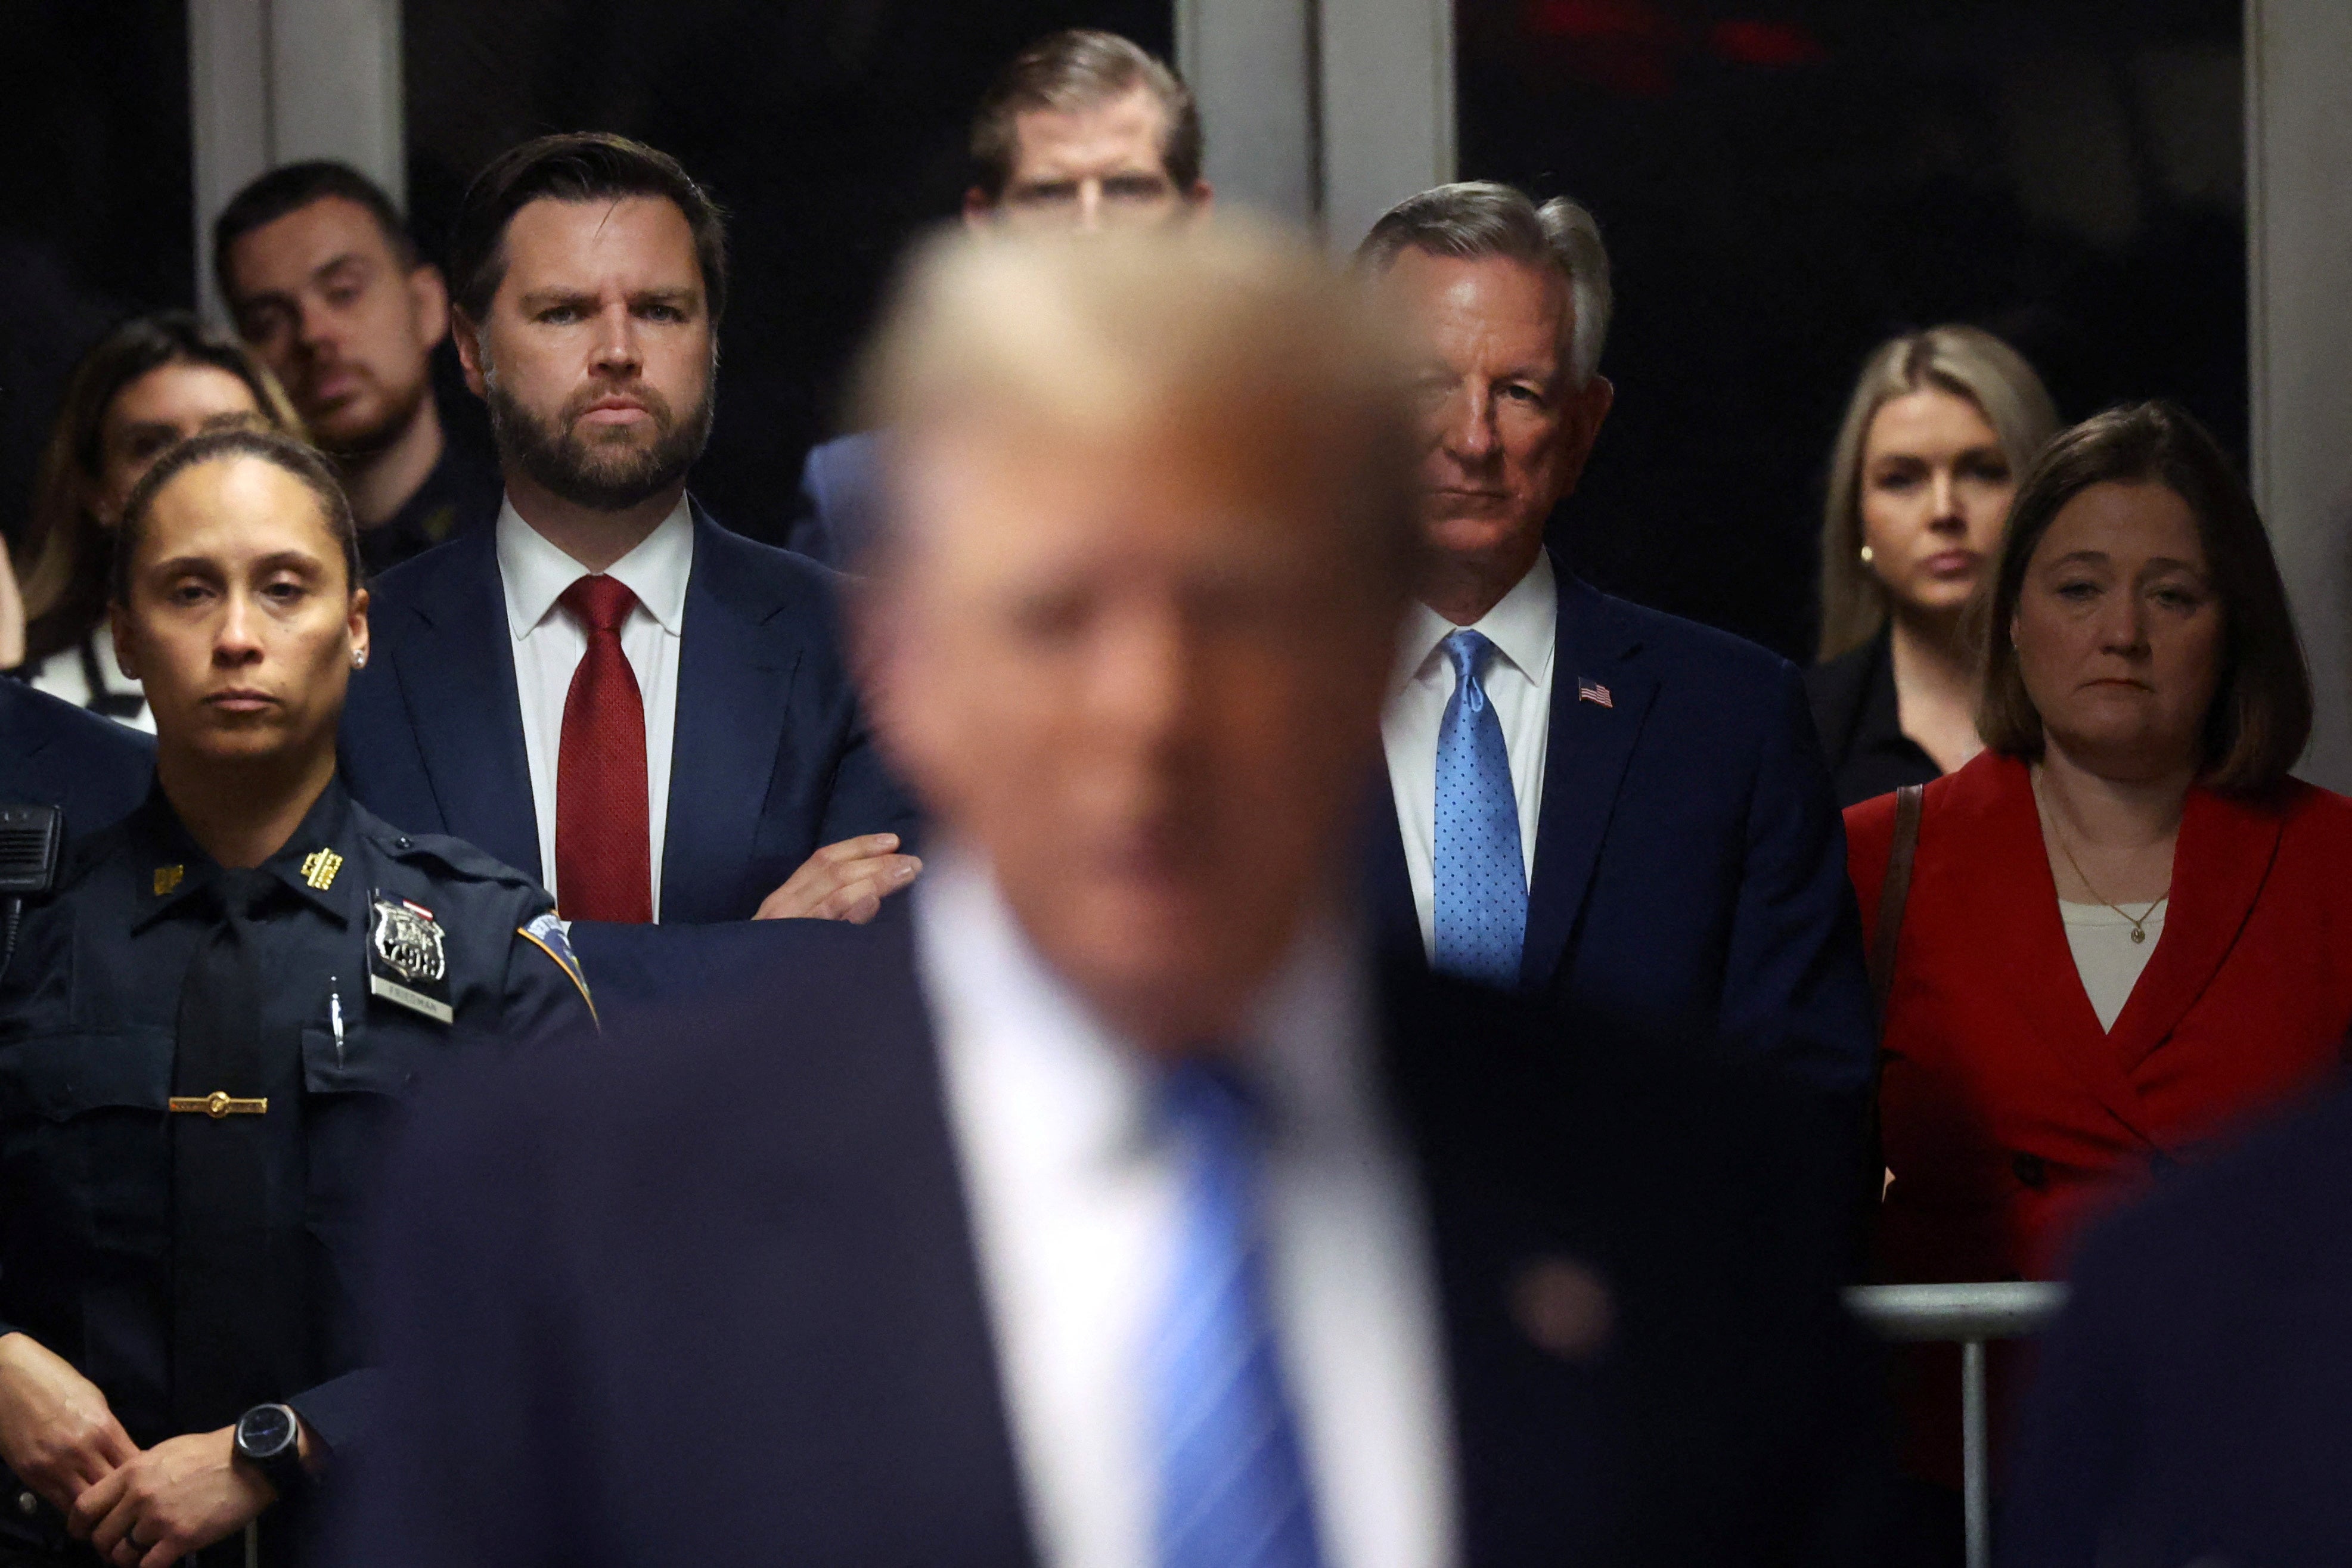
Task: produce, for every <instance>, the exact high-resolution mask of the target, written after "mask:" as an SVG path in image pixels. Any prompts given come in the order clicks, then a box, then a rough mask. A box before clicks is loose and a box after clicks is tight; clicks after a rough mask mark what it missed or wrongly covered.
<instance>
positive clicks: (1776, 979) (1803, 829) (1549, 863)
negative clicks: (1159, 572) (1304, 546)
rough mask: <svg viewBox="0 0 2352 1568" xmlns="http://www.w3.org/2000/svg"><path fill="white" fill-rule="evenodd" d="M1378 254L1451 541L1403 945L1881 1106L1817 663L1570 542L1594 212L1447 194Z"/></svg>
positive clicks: (1406, 797) (1589, 382) (1378, 285)
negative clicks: (1796, 658) (1410, 347)
mask: <svg viewBox="0 0 2352 1568" xmlns="http://www.w3.org/2000/svg"><path fill="white" fill-rule="evenodd" d="M1356 265H1357V268H1358V271H1359V272H1360V274H1361V275H1362V276H1363V277H1364V278H1365V279H1366V280H1367V281H1368V282H1369V283H1370V285H1371V286H1372V287H1374V288H1375V289H1376V291H1377V293H1378V295H1379V297H1380V298H1382V299H1383V300H1384V301H1386V303H1387V306H1388V308H1389V309H1390V310H1391V312H1393V314H1394V316H1395V318H1396V319H1398V320H1399V321H1400V322H1401V323H1404V324H1408V325H1409V326H1410V327H1411V329H1412V332H1413V334H1414V337H1415V338H1416V340H1417V342H1418V348H1417V350H1416V352H1417V356H1418V358H1417V361H1416V362H1415V365H1414V370H1413V378H1412V384H1413V387H1414V392H1415V401H1416V403H1417V407H1418V412H1419V417H1420V422H1421V465H1420V474H1419V485H1418V491H1419V505H1420V515H1421V524H1422V531H1423V538H1424V540H1425V541H1426V543H1427V545H1428V547H1429V552H1430V553H1429V560H1428V563H1427V575H1426V576H1425V577H1424V579H1423V582H1422V584H1421V587H1420V590H1419V595H1418V597H1419V600H1420V602H1419V603H1418V604H1417V605H1415V606H1414V607H1413V609H1412V612H1410V613H1409V614H1408V616H1407V617H1406V622H1405V626H1404V630H1403V633H1402V647H1401V650H1400V653H1401V657H1400V660H1399V665H1398V679H1397V685H1396V687H1395V690H1394V691H1393V693H1392V695H1391V698H1390V701H1389V706H1388V710H1387V716H1386V718H1385V719H1384V721H1383V725H1382V732H1383V737H1384V741H1385V748H1386V751H1387V756H1388V768H1389V782H1390V786H1391V788H1390V789H1389V791H1388V799H1389V801H1390V803H1391V805H1392V807H1393V813H1392V815H1389V816H1387V817H1386V820H1385V821H1383V822H1382V823H1381V831H1379V832H1378V833H1377V834H1376V838H1375V852H1374V863H1373V875H1374V886H1375V889H1376V893H1377V896H1378V897H1379V899H1380V901H1381V909H1382V913H1383V917H1384V924H1385V926H1386V929H1387V931H1388V933H1389V936H1390V939H1391V946H1393V947H1395V948H1396V949H1397V950H1399V951H1401V952H1404V953H1407V954H1412V955H1417V956H1421V957H1423V958H1425V959H1426V960H1427V961H1428V962H1430V963H1432V964H1433V965H1434V966H1435V967H1437V968H1439V969H1441V970H1444V971H1446V972H1449V973H1453V974H1456V975H1460V976H1464V977H1469V978H1473V979H1477V980H1481V981H1484V982H1486V983H1487V984H1490V985H1495V986H1499V987H1502V988H1509V989H1524V990H1528V991H1532V992H1538V993H1541V994H1544V995H1548V996H1550V997H1553V998H1566V999H1573V1000H1575V1001H1579V1002H1581V1003H1584V1004H1586V1005H1588V1006H1594V1007H1599V1008H1602V1009H1606V1010H1610V1011H1612V1012H1616V1013H1620V1014H1622V1015H1623V1016H1625V1017H1627V1018H1629V1019H1635V1020H1638V1021H1640V1022H1643V1023H1645V1024H1647V1025H1649V1026H1651V1027H1654V1028H1661V1029H1668V1030H1677V1031H1682V1030H1687V1031H1691V1032H1694V1033H1698V1034H1703V1035H1706V1036H1711V1037H1714V1038H1717V1039H1719V1040H1721V1041H1722V1042H1723V1044H1724V1045H1725V1046H1726V1047H1727V1048H1728V1049H1729V1050H1730V1051H1733V1052H1734V1053H1736V1054H1738V1055H1739V1056H1743V1057H1748V1058H1752V1059H1756V1060H1759V1061H1769V1062H1772V1063H1774V1064H1777V1065H1778V1066H1780V1067H1782V1068H1785V1069H1786V1070H1788V1071H1790V1072H1792V1073H1795V1074H1797V1075H1799V1076H1800V1077H1801V1078H1804V1079H1806V1080H1809V1081H1811V1082H1813V1083H1814V1084H1816V1085H1818V1086H1820V1087H1822V1088H1824V1089H1827V1090H1829V1091H1831V1092H1833V1093H1836V1094H1839V1095H1841V1096H1853V1097H1854V1098H1855V1099H1857V1100H1858V1099H1859V1096H1860V1094H1861V1092H1863V1091H1864V1088H1865V1086H1866V1085H1867V1084H1868V1083H1869V1082H1870V1080H1871V1071H1872V1057H1873V1052H1874V1050H1875V1041H1874V1033H1873V1029H1872V1021H1871V1010H1870V996H1869V988H1868V984H1867V981H1866V979H1865V977H1864V968H1863V956H1862V945H1861V938H1860V931H1859V928H1858V926H1857V923H1856V921H1855V917H1854V909H1853V894H1852V892H1851V891H1850V889H1849V888H1848V886H1847V883H1846V875H1845V838H1844V834H1843V831H1842V827H1841V824H1840V822H1839V820H1838V814H1837V810H1836V806H1835V803H1834V802H1833V801H1832V799H1831V795H1830V789H1829V784H1828V780H1827V779H1826V777H1825V775H1824V773H1823V771H1822V762H1821V758H1820V755H1819V749H1818V745H1817V742H1816V740H1815V738H1814V734H1813V728H1812V724H1811V718H1810V717H1809V716H1808V710H1807V707H1806V704H1805V694H1804V687H1803V685H1802V684H1801V681H1800V680H1799V678H1798V674H1797V672H1796V670H1795V669H1794V668H1792V667H1791V666H1790V664H1788V662H1787V661H1785V660H1783V659H1780V658H1778V657H1775V656H1774V655H1773V654H1770V653H1766V652H1765V651H1764V650H1762V649H1760V648H1758V647H1755V646H1753V645H1751V644H1749V643H1744V642H1742V641H1740V640H1739V639H1738V638H1736V637H1732V636H1729V635H1727V634H1726V633H1724V632H1716V631H1713V630H1710V629H1708V628H1706V627H1703V626H1698V625H1695V624H1693V623H1691V622H1686V621H1681V620H1677V619H1676V618H1675V617H1673V616H1671V615H1664V614H1660V613H1658V612H1655V611H1651V610H1644V609H1643V608H1641V607H1639V606H1637V605H1633V604H1629V603H1626V602H1625V601H1622V600H1618V599H1612V598H1611V597H1609V596H1608V595H1606V594H1602V593H1599V592H1596V591H1594V590H1592V589H1591V588H1590V587H1587V586H1586V585H1585V584H1584V583H1582V582H1580V581H1579V580H1577V579H1576V577H1575V575H1574V574H1573V573H1572V572H1570V570H1568V568H1567V566H1566V565H1565V563H1563V562H1561V561H1559V560H1556V559H1554V558H1553V557H1552V555H1551V554H1550V552H1549V550H1547V549H1545V546H1544V528H1545V525H1546V523H1547V522H1548V520H1549V518H1550V517H1551V514H1552V510H1553V508H1554V507H1556V506H1557V505H1559V502H1560V501H1561V500H1562V499H1564V498H1565V497H1568V496H1569V495H1570V494H1571V493H1572V492H1573V491H1574V490H1575V488H1576V482H1577V478H1578V476H1580V474H1581V473H1582V472H1583V468H1584V463H1585V459H1586V458H1587V457H1588V456H1589V455H1591V451H1592V446H1593V442H1594V440H1595V438H1596V437H1597V436H1598V435H1599V434H1600V432H1601V421H1602V419H1603V418H1605V417H1606V416H1607V414H1608V413H1609V406H1610V402H1611V400H1612V397H1613V396H1614V391H1613V389H1612V387H1611V385H1610V383H1609V382H1608V380H1607V379H1606V378H1604V377H1603V376H1601V373H1600V369H1599V367H1600V361H1601V343H1602V341H1603V340H1604V339H1605V337H1606V336H1607V333H1608V329H1609V305H1610V280H1609V256H1608V252H1607V251H1606V249H1604V248H1603V246H1602V245H1601V233H1600V230H1599V228H1598V227H1597V226H1596V225H1594V223H1593V221H1592V218H1591V214H1587V213H1586V212H1585V211H1584V210H1583V209H1582V208H1580V207H1578V206H1577V205H1575V204H1573V203H1570V202H1568V201H1566V200H1555V201H1552V202H1549V203H1547V204H1545V205H1544V206H1543V208H1542V209H1541V210H1540V211H1538V209H1537V207H1536V206H1535V204H1533V203H1532V202H1530V201H1529V200H1528V198H1527V197H1526V196H1525V195H1523V194H1521V193H1519V192H1517V191H1515V190H1512V189H1511V188H1509V187H1508V186H1505V185H1494V184H1483V183H1466V184H1457V185H1446V186H1443V187H1440V188H1439V189H1436V190H1433V191H1426V192H1423V193H1422V194H1420V195H1418V196H1413V197H1411V198H1408V199H1407V200H1405V201H1403V202H1401V203H1399V204H1397V205H1396V206H1394V207H1392V208H1391V209H1390V210H1389V212H1387V213H1386V214H1383V215H1382V216H1381V219H1380V221H1379V222H1378V223H1376V224H1374V225H1372V229H1371V233H1370V235H1368V236H1366V238H1365V240H1364V242H1363V244H1362V246H1360V248H1359V249H1358V251H1357V259H1356Z"/></svg>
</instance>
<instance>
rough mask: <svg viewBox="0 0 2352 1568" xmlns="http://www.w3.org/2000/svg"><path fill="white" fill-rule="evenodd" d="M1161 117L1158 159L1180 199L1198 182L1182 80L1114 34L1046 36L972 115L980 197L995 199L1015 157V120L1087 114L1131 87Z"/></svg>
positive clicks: (1190, 107)
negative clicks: (1039, 114)
mask: <svg viewBox="0 0 2352 1568" xmlns="http://www.w3.org/2000/svg"><path fill="white" fill-rule="evenodd" d="M1138 87H1141V88H1143V89H1147V90H1148V91H1149V92H1150V94H1151V96H1152V97H1153V98H1155V99H1159V100H1160V109H1161V110H1162V111H1164V113H1165V114H1166V116H1167V122H1168V123H1167V127H1166V130H1165V139H1164V140H1163V141H1162V142H1161V144H1160V162H1162V163H1164V164H1165V165H1166V166H1167V170H1168V178H1169V180H1170V181H1171V183H1173V184H1174V185H1175V187H1176V189H1177V192H1178V193H1180V194H1189V193H1191V191H1192V187H1193V186H1194V185H1196V184H1198V183H1200V180H1201V159H1202V152H1203V148H1204V140H1205V139H1204V138H1203V136H1202V131H1201V107H1200V105H1199V104H1197V103H1195V102H1193V101H1192V89H1189V88H1187V87H1186V86H1185V85H1184V81H1183V78H1181V77H1179V76H1178V75H1177V74H1176V73H1175V72H1174V71H1172V70H1171V69H1170V68H1168V65H1167V63H1166V62H1165V61H1163V60H1160V59H1159V58H1158V57H1155V56H1153V55H1152V54H1151V52H1150V50H1148V49H1146V48H1144V47H1142V46H1141V45H1139V44H1136V43H1133V42H1130V41H1129V40H1128V39H1126V38H1122V37H1119V36H1118V34H1117V33H1103V32H1097V31H1094V30H1092V29H1089V28H1084V27H1072V28H1069V29H1067V30H1066V31H1063V32H1059V33H1049V34H1047V35H1046V36H1045V37H1042V38H1040V39H1038V40H1037V41H1036V42H1035V43H1034V44H1032V45H1030V46H1029V47H1027V48H1025V49H1024V50H1022V51H1021V52H1020V53H1019V54H1017V55H1015V56H1013V61H1012V63H1011V64H1010V65H1008V66H1006V67H1005V68H1003V70H1002V71H999V72H998V73H997V75H996V79H995V80H994V81H992V82H991V83H989V86H988V90H987V91H986V92H984V93H982V95H981V99H980V107H979V108H978V109H977V110H974V111H973V113H972V117H971V161H972V164H973V167H974V170H975V172H976V176H977V183H978V184H979V186H980V190H981V193H982V195H984V196H986V197H987V198H988V199H989V200H990V201H992V202H994V201H999V200H1002V199H1003V195H1004V187H1005V186H1007V185H1008V184H1011V183H1012V182H1013V166H1014V164H1015V163H1017V162H1019V160H1020V153H1021V139H1020V127H1019V124H1018V121H1019V120H1020V117H1021V116H1022V115H1024V114H1025V113H1028V112H1029V111H1031V110H1040V109H1057V110H1076V109H1092V108H1094V107H1095V106H1096V105H1097V104H1100V103H1103V102H1106V101H1108V99H1114V98H1118V96H1120V95H1121V94H1123V93H1126V92H1129V91H1130V90H1132V89H1135V88H1138Z"/></svg>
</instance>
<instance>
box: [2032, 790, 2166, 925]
mask: <svg viewBox="0 0 2352 1568" xmlns="http://www.w3.org/2000/svg"><path fill="white" fill-rule="evenodd" d="M2033 801H2034V804H2035V805H2036V806H2041V807H2043V808H2044V809H2045V810H2046V809H2047V802H2045V801H2044V800H2042V788H2041V784H2040V781H2039V780H2037V781H2036V782H2035V785H2034V789H2033ZM2048 821H2049V823H2050V836H2051V837H2052V838H2053V839H2055V840H2057V841H2058V852H2059V853H2060V854H2062V855H2064V856H2065V857H2066V863H2067V864H2068V865H2070V866H2073V867H2074V879H2075V880H2076V881H2077V882H2080V883H2082V884H2083V891H2084V893H2087V894H2090V895H2091V896H2092V897H2093V898H2097V899H2098V900H2099V902H2100V903H2101V904H2106V906H2107V907H2108V908H2109V909H2112V910H2114V911H2115V912H2116V914H2117V915H2122V916H2123V917H2124V919H2125V920H2126V922H2127V923H2129V925H2131V928H2132V940H2133V941H2135V942H2145V941H2147V922H2148V917H2149V916H2150V915H2154V914H2155V913H2156V904H2162V903H2163V902H2164V901H2165V900H2166V899H2168V898H2169V897H2171V896H2172V889H2171V888H2169V887H2167V888H2166V889H2165V890H2164V892H2163V893H2162V894H2160V895H2159V896H2158V898H2157V900H2156V904H2149V905H2148V906H2147V908H2146V909H2143V910H2141V911H2140V912H2139V914H2138V915H2137V916H2135V915H2133V914H2132V912H2131V911H2130V910H2128V909H2126V908H2125V907H2124V906H2123V905H2121V904H2114V903H2110V902H2109V901H2108V900H2106V899H2105V898H2100V896H2099V890H2098V889H2097V888H2095V887H2093V886H2092V885H2091V879H2090V877H2089V876H2088V875H2086V874H2085V873H2084V871H2083V862H2081V861H2078V860H2076V859H2075V858H2074V850H2073V849H2072V848H2071V847H2070V846H2069V845H2068V844H2067V842H2066V835H2065V834H2064V833H2063V832H2061V831H2059V828H2058V819H2057V818H2056V817H2054V816H2053V817H2051V818H2049V819H2048Z"/></svg>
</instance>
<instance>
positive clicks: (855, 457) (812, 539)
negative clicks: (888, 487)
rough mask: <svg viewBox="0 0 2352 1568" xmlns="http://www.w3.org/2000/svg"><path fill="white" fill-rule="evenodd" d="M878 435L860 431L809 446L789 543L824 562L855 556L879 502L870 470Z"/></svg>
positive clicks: (870, 532) (875, 459)
mask: <svg viewBox="0 0 2352 1568" xmlns="http://www.w3.org/2000/svg"><path fill="white" fill-rule="evenodd" d="M879 440H880V438H879V437H878V436H877V435H876V434H874V433H873V432H872V431H859V432H858V433H857V434H854V435H842V436H836V437H835V438H834V439H833V440H831V441H828V442H825V443H824V444H822V445H818V446H813V447H811V448H810V449H809V455H808V456H807V457H806V458H804V459H803V460H802V463H801V488H800V496H799V498H798V500H797V502H796V504H795V506H794V507H793V518H792V523H791V527H790V531H789V532H787V533H786V534H785V536H784V543H785V544H786V545H787V546H789V547H790V548H791V549H796V550H798V551H800V553H801V554H803V555H804V556H807V557H809V558H810V559H814V560H821V561H824V563H825V564H826V565H828V566H837V567H847V566H848V565H849V564H850V563H851V562H852V561H855V560H856V559H857V554H858V552H859V551H860V550H862V549H865V548H866V545H867V544H868V543H869V542H870V541H871V540H872V538H873V535H874V509H875V507H877V506H878V505H879V504H880V498H879V497H877V495H876V493H875V492H876V490H877V483H876V479H875V473H874V470H875V465H876V464H877V462H878V461H879V459H878V456H877V443H878V441H879Z"/></svg>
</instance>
